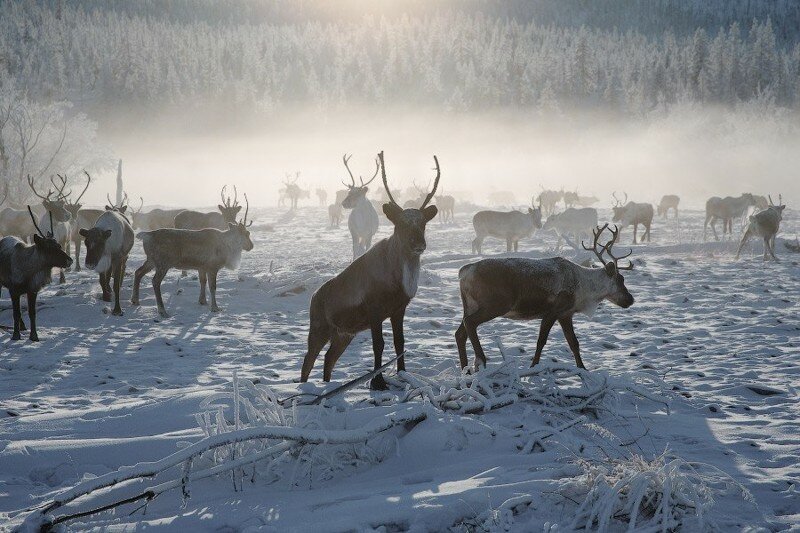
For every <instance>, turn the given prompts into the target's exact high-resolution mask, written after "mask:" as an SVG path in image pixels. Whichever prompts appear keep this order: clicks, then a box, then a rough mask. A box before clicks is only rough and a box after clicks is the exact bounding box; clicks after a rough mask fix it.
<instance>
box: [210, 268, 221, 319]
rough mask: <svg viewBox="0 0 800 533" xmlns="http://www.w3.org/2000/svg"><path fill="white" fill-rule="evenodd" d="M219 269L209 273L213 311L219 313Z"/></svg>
mask: <svg viewBox="0 0 800 533" xmlns="http://www.w3.org/2000/svg"><path fill="white" fill-rule="evenodd" d="M218 272H219V271H215V270H212V271H211V272H209V273H208V290H209V292H210V293H211V312H212V313H218V312H219V307H218V306H217V274H218Z"/></svg>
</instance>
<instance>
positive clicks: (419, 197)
mask: <svg viewBox="0 0 800 533" xmlns="http://www.w3.org/2000/svg"><path fill="white" fill-rule="evenodd" d="M350 159H351V156H348V155H344V156H343V158H342V162H343V164H344V167H345V170H346V171H347V174H348V175H349V178H350V182H349V183H347V182H343V185H344V187H345V189H343V190H339V191H337V192H336V199H335V202H334V203H333V204H331V205H329V206H328V215H329V218H330V225H331V227H338V226H339V224H340V222H341V219H342V217H343V212H342V210H343V209H347V210H349V211H350V213H349V216H348V229H349V231H350V235H351V240H352V254H353V255H352V262H351V263H350V264H349V265H348V266H347V267H346V268H345V269H344V270H343V271H342V272H341V273H339V274H338V275H337V276H335V277H333V278H331V279H330V280H328V281H327V282H325V283H324V284H323V285H322V286H321V287H320V288H319V289H318V290H317V291H316V292H315V293H314V295H313V296H312V298H311V302H310V309H309V321H310V324H309V332H308V347H307V352H306V355H305V358H304V360H303V364H302V369H301V374H300V380H301V381H303V382H304V381H307V380H308V379H309V377H310V375H311V372H312V370H313V367H314V363H315V361H316V359H317V358H318V356H319V354H320V352H321V351H322V349H323V348H325V346H328V348H327V351H326V353H325V356H324V367H323V380H325V381H329V380H330V379H331V375H332V372H333V369H334V366H335V365H336V362H337V360H338V359H339V357H340V356H341V355H342V353H343V352H344V350H345V349H346V348H347V346H348V345H349V344H350V343H351V341H352V340H353V338H354V337H355V335H356V334H357V333H359V332H361V331H365V330H370V331H371V333H372V344H373V354H374V370H373V376H374V377H373V378H372V381H371V383H370V385H371V387H372V388H374V389H384V388H386V382H385V380H384V378H383V376H382V374H381V370H382V368H383V361H382V356H383V349H384V341H383V335H382V333H381V329H382V324H383V322H384V321H385V320H386V319H389V321H390V322H391V325H392V333H393V339H394V348H395V353H396V355H397V369H398V371H401V370H403V369H404V367H405V362H404V358H403V354H404V342H405V341H404V332H403V321H404V317H405V312H406V308H407V306H408V304H409V303H410V301H411V300H412V299H413V298H414V296H415V295H416V293H417V289H418V280H419V274H420V259H421V256H422V254H423V253H424V251H425V249H426V240H425V231H426V227H427V225H428V223H429V222H430V221H431V220H433V219H434V218H435V217H436V216H437V215H438V216H439V218H440V222H441V223H452V222H453V213H454V209H455V199H454V197H453V196H449V195H442V194H439V195H437V190H438V191H441V188H440V187H439V181H440V178H441V174H442V172H441V169H440V166H439V160H438V158H437V157H436V156H433V161H434V169H433V170H434V171H435V176H434V178H433V180H432V186H430V185H429V187H427V188H424V189H423V188H421V187H419V186H417V185H416V183H415V184H414V189H413V190H412V191H411V192H410V197H409V198H408V199H407V200H406V201H404V202H403V203H402V204H401V203H399V202H398V201H396V200H395V196H394V194H393V193H392V190H391V189H390V187H389V182H388V178H387V171H386V163H385V159H384V154H383V152H380V153H379V154H378V155H377V156H376V158H375V170H374V173H373V174H372V176H371V177H370V178H369V179H367V180H365V179H364V178H363V177H362V176H359V178H358V182H357V181H356V176H355V175H354V173H353V172H352V170H351V169H350V165H349V162H350ZM379 174H380V175H381V178H382V183H383V188H382V189H381V188H380V187H379V188H378V189H379V192H380V199H379V200H370V199H369V197H368V192H369V186H370V185H371V184H372V182H373V181H375V179H376V178H377V177H378V175H379ZM84 176H85V182H83V183H82V190H81V192H80V194H77V195H73V192H72V189H71V187H70V180H69V179H68V178H67V176H66V175H60V174H57V175H56V176H54V177H53V178H51V179H50V187H49V188H48V190H47V192H46V193H42V192H40V191H39V190H38V189H37V187H36V183H35V182H34V180H33V179H32V178H30V177H29V178H28V186H29V187H30V189H31V192H32V194H33V195H35V196H36V197H38V198H39V200H41V204H40V205H38V206H35V207H31V206H27V209H26V210H20V209H14V208H11V207H6V208H5V209H2V210H0V235H3V238H2V240H0V290H2V288H3V287H5V288H6V289H7V290H8V292H9V294H10V296H11V302H12V308H13V319H14V325H13V334H12V339H13V340H19V339H20V338H21V332H22V331H24V330H25V329H26V326H25V323H24V321H23V319H22V313H21V302H20V300H21V297H22V296H23V295H25V296H26V297H27V304H28V317H29V322H30V337H29V338H30V340H31V341H38V340H39V338H38V334H37V331H36V299H37V295H38V292H39V291H40V290H41V288H42V287H43V286H44V285H45V284H47V283H49V282H50V281H51V275H52V270H53V269H54V268H56V269H59V278H60V281H61V282H63V281H64V279H65V274H64V271H65V270H67V269H69V268H70V267H71V266H73V264H74V267H75V270H80V249H81V244H83V245H84V246H85V249H86V256H85V259H84V265H85V267H86V268H88V269H91V270H94V271H95V272H97V274H98V276H99V284H100V287H101V290H102V299H103V300H104V301H107V302H110V301H112V298H113V302H114V307H113V310H112V311H111V313H112V315H115V316H120V315H122V314H123V310H122V306H121V303H120V292H121V290H120V289H121V285H122V281H123V279H124V276H125V271H126V267H127V262H128V256H129V254H130V251H131V250H132V248H133V246H134V243H135V240H136V239H139V240H141V242H142V247H143V250H144V254H145V261H144V263H143V264H142V265H140V266H139V267H138V268H137V269H136V271H135V274H134V280H133V293H132V297H131V304H132V305H139V301H140V290H141V289H140V286H141V281H142V278H143V277H144V276H145V275H147V274H148V273H150V272H153V271H154V273H153V279H152V286H153V291H154V294H155V300H156V305H157V308H158V313H159V314H160V315H161V316H162V317H165V318H166V317H168V316H169V315H168V313H167V311H166V308H165V306H164V301H163V298H162V294H161V283H162V281H163V280H164V277H165V276H166V274H167V273H168V271H169V270H170V269H173V268H177V269H182V270H184V271H186V270H196V271H197V272H198V278H199V282H200V296H199V300H198V303H199V304H200V305H207V297H206V289H208V293H209V294H210V299H211V306H210V309H211V311H212V312H218V311H219V306H218V303H217V298H216V289H217V277H218V274H219V271H220V270H222V269H236V268H237V267H238V265H239V262H240V260H241V255H242V252H245V251H250V250H252V249H253V241H252V239H251V237H250V229H249V228H250V226H251V225H252V221H248V215H249V200H248V198H247V195H246V194H245V195H244V202H245V204H244V206H242V205H241V204H240V203H239V195H238V190H237V188H236V187H235V186H234V187H233V192H232V194H230V193H229V192H228V188H227V185H226V186H223V187H222V190H221V192H220V204H219V205H218V206H217V211H213V212H201V211H194V210H189V209H176V210H165V209H152V210H150V211H149V212H142V206H143V203H144V201H143V200H142V199H141V198H140V205H139V208H138V209H131V208H130V206H129V204H128V197H127V194H125V195H123V197H122V200H121V201H119V202H117V203H114V202H112V201H111V199H110V198H108V205H106V206H105V209H103V210H99V209H87V208H84V207H83V205H82V204H81V200H82V198H83V196H84V194H85V193H86V191H87V190H88V188H89V186H90V185H91V183H92V178H91V176H90V175H89V174H88V173H86V172H84ZM298 179H299V173H297V174H295V177H294V179H291V178H288V177H287V181H286V182H285V183H284V185H285V187H284V189H283V191H284V194H285V196H286V198H287V199H288V200H289V202H290V205H291V209H296V207H297V201H298V200H299V199H300V198H302V197H308V196H310V191H304V190H303V189H301V188H300V187H299V185H297V180H298ZM429 183H430V182H429ZM316 194H317V197H318V199H319V203H320V205H321V206H324V205H325V204H326V203H327V192H325V191H324V190H323V189H318V190H317V191H316ZM5 196H7V188H6V195H5ZM612 198H613V200H614V204H613V207H612V216H611V220H610V221H609V223H614V226H613V227H611V226H609V223H605V224H603V225H602V226H600V224H599V216H598V211H597V209H595V208H594V207H591V205H592V204H594V203H596V202H597V198H595V197H588V196H581V195H579V194H578V192H577V191H564V190H561V191H552V190H542V191H541V192H540V193H539V194H538V195H537V196H536V197H534V198H533V199H532V206H531V207H529V208H527V211H517V210H512V211H479V212H477V213H476V214H475V215H474V216H473V219H472V223H473V227H474V229H475V239H474V240H473V242H472V251H473V253H477V254H481V253H482V244H483V241H484V239H486V238H487V237H495V238H499V239H503V240H505V241H506V250H507V251H508V252H512V251H513V252H517V251H518V250H519V241H520V239H523V238H526V237H529V236H530V235H532V234H533V233H534V232H536V231H539V230H541V231H553V232H555V234H556V235H557V236H558V243H557V245H556V248H557V249H559V248H560V246H561V243H562V242H566V243H567V244H568V245H570V246H573V247H574V248H576V249H577V248H578V246H577V245H578V243H580V244H581V245H582V248H583V249H585V250H588V251H591V252H592V253H593V254H594V256H595V257H596V259H597V260H598V261H599V268H595V267H592V266H586V265H578V264H576V263H574V262H572V261H569V260H567V259H564V258H562V257H554V258H550V259H525V258H520V257H502V258H488V259H483V260H481V261H478V262H475V263H470V264H467V265H465V266H464V267H462V268H461V269H460V271H459V273H458V279H459V285H460V295H461V300H462V305H463V317H462V320H461V322H460V325H459V326H458V328H457V330H456V332H455V340H456V347H457V350H458V355H459V360H460V363H461V366H462V368H467V367H469V366H470V365H469V363H468V357H467V340H469V341H470V343H471V344H472V348H473V351H474V355H475V357H474V365H473V366H474V368H475V369H476V370H478V369H479V368H481V367H483V366H485V365H486V355H485V352H484V351H483V348H482V347H481V344H480V340H479V338H478V332H477V328H478V327H479V326H480V325H481V324H483V323H485V322H488V321H490V320H492V319H494V318H497V317H505V318H510V319H513V320H533V319H538V320H541V325H540V329H539V338H538V342H537V346H536V352H535V354H534V357H533V360H532V366H533V365H536V364H537V363H538V362H539V360H540V357H541V353H542V350H543V348H544V345H545V343H546V341H547V338H548V336H549V333H550V330H551V328H552V327H553V325H555V323H556V322H558V323H559V325H560V326H561V329H562V331H563V333H564V336H565V338H566V340H567V344H568V345H569V348H570V350H571V351H572V353H573V355H574V357H575V363H576V365H577V366H578V367H580V368H585V367H584V364H583V361H582V359H581V355H580V349H579V344H578V339H577V336H576V334H575V330H574V325H573V316H574V315H575V314H576V313H583V314H587V315H591V314H592V313H593V312H594V310H595V308H596V307H597V306H598V304H599V303H600V302H601V301H603V300H608V301H610V302H612V303H614V304H615V305H618V306H620V307H623V308H627V307H630V306H631V305H632V304H633V302H634V298H633V296H632V295H631V293H630V292H629V291H628V289H627V287H626V286H625V280H624V277H623V275H622V272H623V271H626V270H631V269H632V268H633V264H632V263H631V262H627V264H625V265H621V264H620V261H621V260H622V259H624V258H627V257H628V256H630V255H631V253H632V250H631V251H629V252H628V253H627V254H624V255H616V254H615V253H614V252H613V248H614V246H615V245H616V244H617V243H618V242H619V240H620V232H621V231H622V229H623V228H626V227H628V226H632V228H633V243H634V244H641V243H644V242H645V241H646V242H650V241H651V225H652V222H653V217H654V215H655V214H656V213H657V214H658V215H659V216H661V217H663V218H665V219H666V218H667V215H668V212H669V211H670V210H672V211H673V213H674V217H675V218H676V219H677V218H678V205H679V203H680V199H679V198H678V197H677V196H675V195H666V196H664V197H663V198H662V199H661V202H660V203H659V204H658V206H657V208H656V209H654V207H653V205H651V204H649V203H637V202H633V201H628V195H627V194H624V199H622V200H620V198H619V197H618V196H617V193H616V192H614V193H613V194H612ZM434 199H435V205H431V202H432V201H433V200H434ZM3 200H5V197H4V198H3ZM782 200H783V199H782V197H781V196H779V197H778V204H774V203H773V201H772V198H771V197H767V198H762V197H759V196H755V195H753V194H750V193H746V194H742V195H741V196H739V197H735V198H734V197H727V198H719V197H713V198H710V199H709V200H708V202H707V203H706V216H705V223H704V232H703V233H704V237H705V235H706V230H707V227H708V225H709V224H710V225H711V229H712V231H713V233H714V236H715V238H717V239H719V236H718V235H717V232H716V223H717V222H718V221H720V220H721V221H722V225H723V229H722V231H723V236H724V235H726V234H732V233H733V222H734V220H736V219H737V218H738V219H741V218H742V217H744V216H745V215H746V214H747V213H748V211H749V210H751V209H755V212H754V213H753V214H751V215H749V218H747V226H746V229H745V230H744V232H743V235H742V237H741V241H740V244H739V247H738V250H737V255H736V257H737V258H738V257H739V254H740V252H741V250H742V247H743V246H744V245H745V243H746V242H747V241H748V240H749V239H750V238H752V237H759V238H761V239H763V241H764V260H767V259H768V258H769V257H771V258H772V259H775V260H777V257H776V255H775V248H774V242H775V235H776V234H777V233H778V230H779V227H780V223H781V220H782V216H783V211H784V209H785V205H783V203H782ZM560 202H563V205H564V209H563V210H562V211H560V212H559V210H558V206H559V203H560ZM0 203H2V202H0ZM243 207H244V215H243V216H242V217H241V218H239V214H240V212H241V211H242V208H243ZM378 209H380V210H381V211H382V214H383V215H384V216H385V218H386V219H387V220H388V221H389V222H390V223H391V224H392V226H393V232H392V234H391V236H390V237H388V238H386V239H382V240H380V241H378V242H377V243H375V244H374V245H373V244H372V240H373V238H374V236H375V234H376V233H377V231H378V227H379V224H380V218H379V215H378ZM543 217H546V218H544V220H543ZM639 226H642V228H643V229H642V234H641V237H639ZM41 228H45V230H46V233H45V232H43V231H42V230H41ZM137 230H138V233H136V231H137ZM607 231H608V232H609V238H608V239H607V240H605V243H602V242H601V241H602V238H603V236H604V235H605V234H606V232H607ZM31 237H32V239H30V240H31V242H28V241H29V238H31ZM587 239H588V240H589V241H590V242H592V245H591V246H587V245H586V244H585V240H587ZM71 247H74V260H73V258H72V257H71V255H72V253H71Z"/></svg>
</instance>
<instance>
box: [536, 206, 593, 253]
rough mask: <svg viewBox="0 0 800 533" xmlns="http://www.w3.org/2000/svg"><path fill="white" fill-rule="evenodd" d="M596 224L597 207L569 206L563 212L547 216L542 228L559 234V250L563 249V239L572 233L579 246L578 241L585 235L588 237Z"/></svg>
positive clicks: (557, 245)
mask: <svg viewBox="0 0 800 533" xmlns="http://www.w3.org/2000/svg"><path fill="white" fill-rule="evenodd" d="M596 226H597V209H595V208H593V207H583V208H580V209H576V208H574V207H569V208H567V209H565V210H564V211H563V212H562V213H555V214H553V215H550V216H549V217H547V220H546V221H545V223H544V226H543V227H542V229H545V230H553V231H555V232H556V235H558V242H557V243H556V250H559V249H561V241H562V240H566V239H567V238H568V237H569V236H570V235H572V236H573V238H574V239H575V244H574V246H575V247H577V246H578V244H577V243H578V242H579V241H580V240H581V239H582V238H583V237H584V236H586V237H588V236H589V235H590V234H591V233H592V230H594V228H595V227H596ZM568 243H569V242H568ZM569 244H572V243H569Z"/></svg>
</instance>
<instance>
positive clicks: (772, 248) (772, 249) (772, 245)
mask: <svg viewBox="0 0 800 533" xmlns="http://www.w3.org/2000/svg"><path fill="white" fill-rule="evenodd" d="M767 242H769V253H770V254H772V258H773V259H774V260H775V261H780V259H778V257H777V256H776V255H775V235H773V236H772V237H771V238H767Z"/></svg>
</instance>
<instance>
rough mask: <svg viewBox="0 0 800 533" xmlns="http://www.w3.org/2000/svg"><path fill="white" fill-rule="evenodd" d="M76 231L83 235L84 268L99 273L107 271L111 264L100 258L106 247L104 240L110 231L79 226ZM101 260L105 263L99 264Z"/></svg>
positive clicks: (106, 239)
mask: <svg viewBox="0 0 800 533" xmlns="http://www.w3.org/2000/svg"><path fill="white" fill-rule="evenodd" d="M78 233H79V234H80V236H81V237H83V242H84V244H85V245H86V259H84V264H85V265H86V268H89V269H92V270H95V271H97V272H100V273H104V272H105V271H107V270H108V267H110V266H111V264H110V262H109V261H102V259H103V252H105V249H106V241H108V239H109V237H111V235H112V231H111V230H110V229H101V228H96V227H95V228H91V229H84V228H81V229H80V231H79V232H78ZM101 262H102V263H105V264H103V265H101V264H100V263H101Z"/></svg>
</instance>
